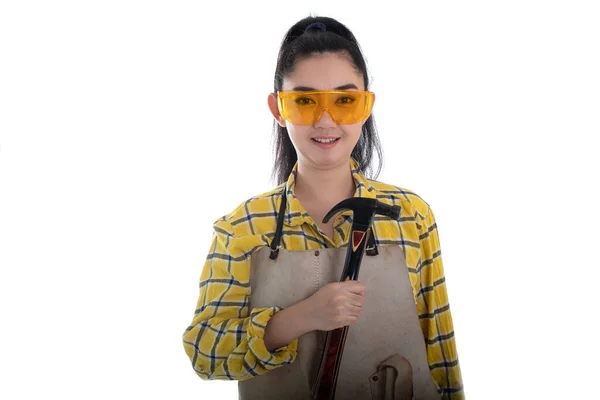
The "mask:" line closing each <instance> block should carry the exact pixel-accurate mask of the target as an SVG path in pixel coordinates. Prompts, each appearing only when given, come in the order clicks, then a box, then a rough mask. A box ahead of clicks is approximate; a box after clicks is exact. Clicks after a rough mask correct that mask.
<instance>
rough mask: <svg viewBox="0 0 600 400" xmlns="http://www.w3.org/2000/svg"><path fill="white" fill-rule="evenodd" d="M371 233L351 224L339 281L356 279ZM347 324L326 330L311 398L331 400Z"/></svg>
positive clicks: (314, 399) (344, 342) (333, 395)
mask: <svg viewBox="0 0 600 400" xmlns="http://www.w3.org/2000/svg"><path fill="white" fill-rule="evenodd" d="M370 234H371V228H370V227H368V228H367V229H366V230H365V229H364V228H363V227H356V226H354V224H353V226H352V231H351V233H350V240H349V241H348V252H347V253H346V262H345V263H344V269H343V272H342V277H341V281H342V282H343V281H347V280H357V279H358V271H359V268H360V263H361V261H362V256H363V254H364V252H365V244H366V243H367V240H368V239H369V235H370ZM347 335H348V325H346V326H343V327H341V328H337V329H334V330H331V331H328V332H327V335H326V337H325V347H324V350H323V353H322V355H321V362H320V366H319V371H318V373H317V382H316V384H315V386H314V387H313V392H312V398H313V400H333V399H334V397H335V388H336V385H337V378H338V373H339V370H340V365H341V362H342V354H343V352H344V345H345V344H346V336H347Z"/></svg>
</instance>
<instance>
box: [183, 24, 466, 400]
mask: <svg viewBox="0 0 600 400" xmlns="http://www.w3.org/2000/svg"><path fill="white" fill-rule="evenodd" d="M274 86H275V87H274V89H275V90H274V92H273V93H271V94H270V95H269V96H268V106H269V109H270V110H271V113H272V114H273V117H274V119H275V123H274V127H275V133H276V160H275V167H274V171H273V172H274V175H275V176H276V177H277V182H278V186H277V187H276V188H274V189H273V190H271V191H269V192H267V193H263V194H260V195H258V196H255V197H252V198H251V199H249V200H247V201H245V202H243V203H242V204H240V205H239V206H238V207H237V208H236V209H235V210H233V211H232V212H231V213H229V214H227V215H225V216H223V217H222V218H220V219H219V220H217V221H216V222H215V224H214V234H213V240H212V244H211V248H210V252H209V255H208V257H207V259H206V263H205V264H204V268H203V271H202V275H201V281H200V294H199V298H198V303H197V309H196V312H195V315H194V318H193V320H192V323H191V324H190V325H189V327H188V328H187V329H186V330H185V332H184V334H183V343H184V348H185V351H186V354H187V355H188V356H189V358H190V360H191V362H192V365H193V367H194V370H195V372H196V373H197V374H198V376H200V378H202V379H205V380H208V379H229V380H238V381H239V383H238V385H239V393H240V398H242V399H281V398H286V399H308V398H310V396H311V392H312V391H313V390H315V385H316V384H315V382H316V379H317V373H318V367H319V361H320V358H321V354H322V352H323V349H324V338H325V335H326V333H327V331H331V330H333V329H336V328H340V327H343V326H349V331H348V336H347V339H346V344H345V348H344V353H343V357H342V361H341V366H340V370H339V377H338V380H337V385H336V390H335V395H336V397H335V398H336V399H371V398H386V399H388V398H396V399H404V398H413V397H412V396H414V398H418V399H430V398H450V399H460V398H464V392H463V389H462V381H461V373H460V367H459V364H458V356H457V353H456V345H455V339H454V332H453V326H452V317H451V314H450V310H449V305H448V299H447V292H446V286H445V279H444V271H443V265H442V259H441V256H440V244H439V238H438V233H437V230H436V223H435V218H434V214H433V212H432V210H431V208H430V207H429V205H428V203H426V202H425V201H424V200H423V199H422V198H420V197H419V196H418V195H416V194H415V193H414V192H412V191H409V190H407V189H404V188H401V187H397V186H392V185H389V184H385V183H382V182H379V181H376V180H373V179H369V178H366V176H365V175H364V171H366V170H367V169H370V167H371V162H372V155H373V151H377V152H378V153H379V155H381V149H380V145H379V142H378V138H377V134H376V131H375V125H374V122H373V116H372V114H371V110H372V106H373V103H374V101H375V95H374V94H373V93H371V92H370V91H368V86H369V80H368V74H367V69H366V64H365V61H364V58H363V56H362V54H361V51H360V49H359V45H358V43H357V42H356V40H355V38H354V36H353V35H352V33H351V32H350V31H349V30H348V29H347V28H346V27H345V26H344V25H342V24H341V23H339V22H338V21H336V20H334V19H331V18H325V17H308V18H305V19H303V20H301V21H299V22H298V23H296V24H295V25H294V26H293V27H292V28H291V29H290V30H289V31H288V32H287V34H286V37H285V39H284V41H283V43H282V46H281V49H280V52H279V57H278V61H277V68H276V72H275V85H274ZM380 160H381V157H380ZM379 168H381V161H380V165H379ZM350 197H368V198H375V199H378V200H379V201H381V202H384V203H386V204H390V205H397V206H399V207H400V209H401V213H400V218H399V221H396V220H392V219H390V218H386V217H380V216H378V217H376V218H375V220H374V222H373V224H372V236H371V241H370V250H369V251H368V252H367V255H366V256H365V257H363V261H362V264H361V269H360V276H359V280H350V281H345V282H339V280H340V272H341V268H342V266H343V263H344V257H345V255H346V251H347V245H348V236H349V235H348V234H349V232H350V227H351V225H352V218H353V216H352V212H343V213H340V214H338V215H337V216H336V218H332V219H331V220H329V221H328V222H327V223H324V222H322V221H323V217H324V216H325V215H326V214H327V212H328V211H329V210H331V209H332V207H333V206H335V205H336V204H338V203H339V202H340V201H342V200H344V199H346V198H350Z"/></svg>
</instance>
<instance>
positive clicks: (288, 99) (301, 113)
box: [278, 91, 372, 125]
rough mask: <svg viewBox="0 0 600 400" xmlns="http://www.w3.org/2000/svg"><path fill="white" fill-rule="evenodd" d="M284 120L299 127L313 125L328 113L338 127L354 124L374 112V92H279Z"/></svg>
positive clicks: (280, 109)
mask: <svg viewBox="0 0 600 400" xmlns="http://www.w3.org/2000/svg"><path fill="white" fill-rule="evenodd" d="M278 99H279V111H280V113H281V116H282V117H283V118H284V119H286V120H287V121H290V122H291V123H293V124H297V125H314V124H315V123H316V122H317V121H318V120H319V119H320V118H321V117H322V115H323V112H324V111H325V110H327V111H329V113H330V115H331V117H332V118H333V120H334V121H335V122H336V123H337V124H342V125H345V124H355V123H357V122H360V121H362V120H363V119H365V118H366V117H367V116H368V115H369V113H370V112H371V106H372V94H371V92H368V91H365V92H358V91H320V92H317V91H313V92H294V91H287V92H279V95H278Z"/></svg>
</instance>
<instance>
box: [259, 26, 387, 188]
mask: <svg viewBox="0 0 600 400" xmlns="http://www.w3.org/2000/svg"><path fill="white" fill-rule="evenodd" d="M312 23H322V24H324V25H325V28H326V30H321V29H309V30H308V31H307V32H305V29H306V27H307V26H308V25H310V24H312ZM324 52H345V53H347V55H349V56H350V58H351V61H352V62H353V63H354V67H355V68H356V69H357V72H359V73H360V74H361V75H362V76H363V78H364V84H365V88H364V90H369V76H368V72H367V65H366V62H365V59H364V57H363V55H362V52H361V50H360V46H359V45H358V42H357V41H356V39H355V37H354V35H353V34H352V32H351V31H350V30H349V29H348V28H347V27H346V26H345V25H343V24H342V23H340V22H338V21H337V20H335V19H333V18H329V17H313V16H309V17H306V18H304V19H302V20H300V21H298V22H297V23H296V24H294V26H292V27H291V28H290V29H289V30H288V32H287V33H286V35H285V37H284V39H283V42H282V43H281V48H280V50H279V55H278V57H277V66H276V69H275V82H274V89H275V90H274V93H277V91H279V90H282V87H283V79H284V78H285V77H286V76H288V75H289V74H291V73H292V72H293V70H294V65H295V62H296V61H298V60H300V59H303V58H306V57H310V56H311V54H313V53H324ZM273 135H274V138H275V152H274V153H275V163H274V165H273V170H272V175H271V179H273V178H275V180H276V182H277V185H279V184H281V183H283V182H285V181H286V180H287V178H288V176H289V174H290V173H291V172H292V169H293V167H294V165H295V164H296V161H297V160H298V155H297V154H296V149H295V148H294V146H293V144H292V141H291V140H290V137H289V135H288V131H287V128H285V127H282V126H280V125H279V124H278V123H277V121H273ZM373 150H375V151H377V155H378V158H379V165H378V167H377V171H376V172H375V174H372V173H371V172H372V165H371V164H372V162H373ZM382 154H383V151H382V148H381V143H380V142H379V137H378V135H377V130H376V127H375V120H374V117H373V113H372V112H371V115H370V116H369V118H367V120H366V121H365V122H364V124H363V127H362V133H361V135H360V138H359V140H358V143H357V144H356V146H355V147H354V149H353V150H352V154H351V157H353V158H354V159H355V160H356V161H357V162H358V169H359V171H361V172H362V173H364V174H365V175H366V176H367V177H369V178H371V179H376V178H377V176H378V175H379V172H380V171H381V166H382V164H383V156H382Z"/></svg>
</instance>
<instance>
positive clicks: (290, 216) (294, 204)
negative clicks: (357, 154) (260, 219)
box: [283, 157, 377, 226]
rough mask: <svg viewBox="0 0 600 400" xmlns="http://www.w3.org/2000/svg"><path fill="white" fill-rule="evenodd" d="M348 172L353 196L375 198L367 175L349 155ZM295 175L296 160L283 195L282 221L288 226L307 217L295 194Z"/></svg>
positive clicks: (302, 221) (347, 212)
mask: <svg viewBox="0 0 600 400" xmlns="http://www.w3.org/2000/svg"><path fill="white" fill-rule="evenodd" d="M350 172H351V173H352V179H353V180H354V185H355V186H356V190H355V192H354V197H368V198H372V199H375V198H377V194H376V193H375V189H374V188H373V186H372V185H371V183H370V181H369V180H368V179H367V177H366V176H365V175H364V174H363V173H362V172H361V171H360V170H359V168H358V162H357V161H356V160H355V159H354V158H353V157H350ZM297 175H298V161H296V164H294V167H293V168H292V172H291V173H290V175H289V177H288V180H287V182H286V183H285V195H286V198H287V205H286V211H285V217H284V220H283V222H284V223H285V224H286V225H288V226H297V225H301V224H303V223H304V222H305V219H306V218H307V217H308V213H307V212H306V210H305V209H304V207H302V204H300V201H299V200H298V198H297V197H296V194H295V188H296V178H297ZM351 213H352V212H351V211H344V212H342V213H340V215H344V214H348V215H350V214H351Z"/></svg>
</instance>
